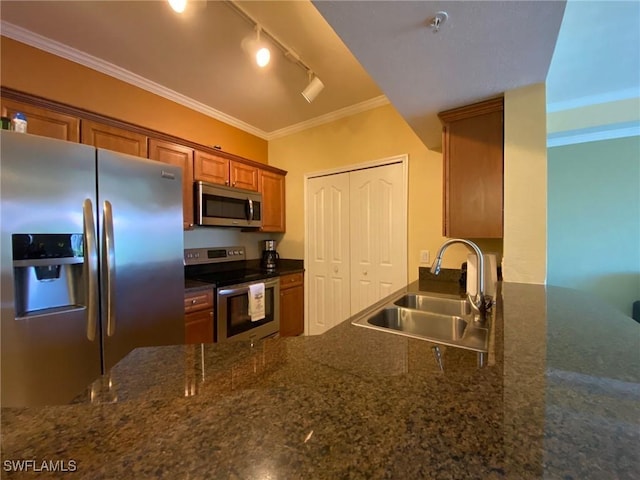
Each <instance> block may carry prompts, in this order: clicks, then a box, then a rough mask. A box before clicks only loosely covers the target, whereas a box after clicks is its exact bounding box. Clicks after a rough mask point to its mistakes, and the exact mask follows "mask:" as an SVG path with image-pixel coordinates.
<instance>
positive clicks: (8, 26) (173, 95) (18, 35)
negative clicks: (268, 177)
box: [0, 20, 389, 141]
mask: <svg viewBox="0 0 640 480" xmlns="http://www.w3.org/2000/svg"><path fill="white" fill-rule="evenodd" d="M0 32H1V33H2V35H3V36H5V37H8V38H11V39H13V40H16V41H18V42H21V43H24V44H27V45H30V46H32V47H34V48H37V49H39V50H44V51H45V52H48V53H51V54H53V55H56V56H58V57H62V58H65V59H67V60H70V61H72V62H75V63H78V64H80V65H83V66H85V67H87V68H90V69H92V70H95V71H97V72H100V73H104V74H105V75H109V76H110V77H113V78H117V79H118V80H121V81H123V82H126V83H128V84H130V85H134V86H136V87H138V88H141V89H143V90H146V91H148V92H151V93H154V94H156V95H158V96H160V97H163V98H166V99H167V100H171V101H173V102H176V103H178V104H180V105H183V106H185V107H187V108H190V109H192V110H195V111H197V112H200V113H202V114H204V115H207V116H209V117H211V118H214V119H216V120H219V121H221V122H224V123H226V124H228V125H231V126H233V127H236V128H238V129H240V130H243V131H245V132H247V133H250V134H252V135H255V136H256V137H259V138H261V139H263V140H267V141H269V140H273V139H275V138H280V137H284V136H286V135H290V134H292V133H297V132H300V131H302V130H306V129H308V128H311V127H315V126H318V125H322V124H325V123H329V122H332V121H334V120H338V119H340V118H344V117H348V116H350V115H354V114H356V113H360V112H364V111H366V110H370V109H372V108H376V107H379V106H382V105H386V104H388V103H389V100H388V99H387V98H386V97H385V96H384V95H381V96H379V97H375V98H373V99H371V100H367V101H364V102H361V103H358V104H355V105H351V106H349V107H345V108H341V109H339V110H336V111H334V112H330V113H327V114H326V115H322V116H320V117H316V118H312V119H310V120H306V121H304V122H300V123H296V124H294V125H291V126H289V127H285V128H282V129H279V130H274V131H272V132H266V131H264V130H262V129H259V128H257V127H254V126H253V125H249V124H248V123H246V122H243V121H242V120H239V119H237V118H235V117H232V116H231V115H227V114H226V113H224V112H221V111H219V110H216V109H214V108H211V107H209V106H207V105H205V104H203V103H201V102H198V101H196V100H194V99H192V98H190V97H187V96H186V95H182V94H181V93H178V92H176V91H174V90H171V89H169V88H166V87H164V86H162V85H160V84H158V83H155V82H152V81H151V80H148V79H146V78H144V77H142V76H140V75H138V74H135V73H133V72H131V71H129V70H126V69H124V68H122V67H119V66H117V65H114V64H112V63H109V62H106V61H104V60H102V59H100V58H97V57H94V56H93V55H89V54H88V53H85V52H83V51H81V50H77V49H75V48H72V47H69V46H68V45H65V44H63V43H60V42H57V41H55V40H52V39H50V38H47V37H44V36H42V35H39V34H37V33H34V32H32V31H30V30H27V29H25V28H22V27H19V26H17V25H14V24H12V23H9V22H6V21H4V20H1V21H0Z"/></svg>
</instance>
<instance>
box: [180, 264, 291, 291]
mask: <svg viewBox="0 0 640 480" xmlns="http://www.w3.org/2000/svg"><path fill="white" fill-rule="evenodd" d="M239 263H241V264H242V267H243V268H248V269H257V270H259V269H260V260H246V261H244V262H239ZM303 271H304V261H303V260H297V259H291V258H281V259H278V260H277V266H276V269H275V270H273V271H272V272H270V273H269V276H271V277H279V276H281V275H288V274H290V273H298V272H303ZM214 286H215V285H214V284H211V283H206V282H201V281H199V280H194V279H191V278H185V279H184V289H185V292H197V291H200V290H208V289H210V288H213V287H214Z"/></svg>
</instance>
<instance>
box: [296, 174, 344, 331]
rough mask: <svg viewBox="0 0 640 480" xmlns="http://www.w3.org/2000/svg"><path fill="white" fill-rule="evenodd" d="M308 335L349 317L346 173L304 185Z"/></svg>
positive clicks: (310, 181)
mask: <svg viewBox="0 0 640 480" xmlns="http://www.w3.org/2000/svg"><path fill="white" fill-rule="evenodd" d="M307 215H308V219H307V227H308V238H309V239H310V241H309V246H308V248H309V249H308V254H307V255H308V257H307V269H308V274H307V283H306V288H307V290H308V297H307V298H308V312H309V314H308V325H309V328H308V332H307V333H308V334H309V335H318V334H321V333H323V332H325V331H326V330H328V329H330V328H331V327H333V326H334V325H336V324H337V323H338V322H339V321H340V319H342V320H344V319H345V318H347V317H349V312H350V303H349V302H350V297H349V288H350V287H349V284H350V283H349V282H350V279H349V235H350V233H349V174H348V173H341V174H337V175H328V176H324V177H316V178H310V179H309V180H308V182H307Z"/></svg>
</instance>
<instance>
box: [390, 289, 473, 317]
mask: <svg viewBox="0 0 640 480" xmlns="http://www.w3.org/2000/svg"><path fill="white" fill-rule="evenodd" d="M394 305H397V306H399V307H404V308H411V309H414V310H420V311H423V312H431V313H439V314H442V315H457V316H465V315H469V314H470V313H471V307H470V306H469V303H468V302H467V300H466V299H464V298H446V297H436V296H431V295H422V294H419V293H408V294H406V295H404V296H403V297H401V298H399V299H398V300H396V301H395V302H394Z"/></svg>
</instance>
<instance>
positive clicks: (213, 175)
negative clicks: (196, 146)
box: [193, 151, 259, 192]
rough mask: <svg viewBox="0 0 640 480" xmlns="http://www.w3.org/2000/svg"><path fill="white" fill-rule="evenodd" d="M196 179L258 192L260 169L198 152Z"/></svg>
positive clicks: (195, 160)
mask: <svg viewBox="0 0 640 480" xmlns="http://www.w3.org/2000/svg"><path fill="white" fill-rule="evenodd" d="M193 170H194V179H195V180H196V181H202V182H207V183H213V184H216V185H227V186H229V187H235V188H243V189H245V190H253V191H254V192H257V191H258V172H259V170H258V168H257V167H254V166H253V165H248V164H245V163H242V162H237V161H235V160H230V159H228V158H225V157H222V156H219V155H214V154H210V153H205V152H199V151H196V153H195V158H194V168H193Z"/></svg>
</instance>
